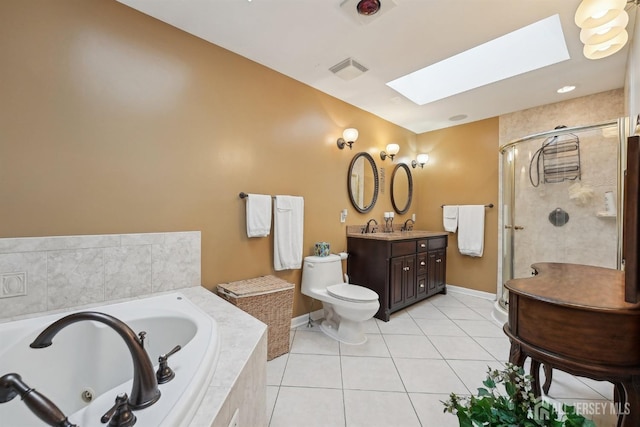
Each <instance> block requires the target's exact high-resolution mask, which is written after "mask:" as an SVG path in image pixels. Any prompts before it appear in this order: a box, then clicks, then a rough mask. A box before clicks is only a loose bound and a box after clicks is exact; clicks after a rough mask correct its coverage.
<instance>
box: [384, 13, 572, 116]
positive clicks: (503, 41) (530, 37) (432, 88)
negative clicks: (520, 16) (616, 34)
mask: <svg viewBox="0 0 640 427" xmlns="http://www.w3.org/2000/svg"><path fill="white" fill-rule="evenodd" d="M569 58H570V57H569V51H568V49H567V44H566V42H565V40H564V34H563V32H562V25H561V24H560V17H559V16H558V15H557V14H556V15H553V16H550V17H548V18H545V19H543V20H541V21H538V22H535V23H533V24H531V25H528V26H526V27H523V28H520V29H519V30H516V31H513V32H511V33H509V34H506V35H504V36H501V37H498V38H497V39H494V40H491V41H489V42H487V43H484V44H481V45H480V46H476V47H474V48H472V49H469V50H467V51H464V52H462V53H459V54H457V55H454V56H452V57H450V58H447V59H445V60H442V61H440V62H437V63H435V64H433V65H430V66H428V67H426V68H423V69H421V70H418V71H415V72H413V73H410V74H407V75H406V76H404V77H400V78H398V79H396V80H393V81H390V82H388V83H387V85H388V86H389V87H391V88H392V89H395V90H397V91H398V92H400V93H401V94H402V95H404V96H405V97H407V98H409V99H410V100H412V101H413V102H415V103H416V104H418V105H424V104H427V103H429V102H433V101H437V100H439V99H443V98H447V97H449V96H452V95H456V94H458V93H462V92H466V91H468V90H471V89H475V88H477V87H480V86H484V85H487V84H490V83H494V82H497V81H499V80H503V79H507V78H509V77H513V76H517V75H519V74H523V73H526V72H529V71H533V70H536V69H538V68H542V67H546V66H548V65H552V64H556V63H558V62H561V61H566V60H567V59H569Z"/></svg>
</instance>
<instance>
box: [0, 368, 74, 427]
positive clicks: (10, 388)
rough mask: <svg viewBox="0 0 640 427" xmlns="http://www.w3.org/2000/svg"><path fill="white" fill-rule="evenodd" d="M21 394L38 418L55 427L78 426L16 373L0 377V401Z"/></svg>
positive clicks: (5, 400) (6, 400)
mask: <svg viewBox="0 0 640 427" xmlns="http://www.w3.org/2000/svg"><path fill="white" fill-rule="evenodd" d="M17 395H20V397H21V398H22V401H23V402H24V403H25V404H26V405H27V407H28V408H29V409H30V410H31V412H33V413H34V414H35V415H36V416H37V417H38V418H40V419H41V420H42V421H44V422H45V423H46V424H47V425H50V426H54V427H77V426H76V425H75V424H71V423H70V422H69V420H68V419H67V417H66V415H64V414H63V413H62V411H61V410H60V409H58V407H57V406H56V405H55V404H54V403H53V402H52V401H50V400H49V399H47V398H46V397H45V396H44V395H42V394H40V393H38V392H37V391H36V390H35V389H33V388H31V387H29V386H28V385H26V384H25V383H24V381H22V377H21V376H20V375H18V374H16V373H11V374H6V375H3V376H2V377H0V403H5V402H8V401H10V400H11V399H13V398H14V397H16V396H17Z"/></svg>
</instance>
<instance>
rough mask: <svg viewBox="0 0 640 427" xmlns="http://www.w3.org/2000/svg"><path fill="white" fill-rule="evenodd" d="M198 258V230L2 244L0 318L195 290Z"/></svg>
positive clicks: (12, 240) (19, 240)
mask: <svg viewBox="0 0 640 427" xmlns="http://www.w3.org/2000/svg"><path fill="white" fill-rule="evenodd" d="M200 257H201V256H200V232H199V231H192V232H176V233H145V234H108V235H87V236H57V237H26V238H6V239H0V296H2V297H3V298H0V319H7V318H11V317H15V316H20V315H25V314H31V313H37V312H43V311H48V310H56V309H61V308H69V307H74V306H77V305H83V304H91V303H99V302H104V301H111V300H116V299H121V298H131V297H138V296H142V295H148V294H152V293H154V292H161V291H167V290H173V289H179V288H184V287H190V286H199V285H200V282H201V278H200ZM12 295H13V296H12Z"/></svg>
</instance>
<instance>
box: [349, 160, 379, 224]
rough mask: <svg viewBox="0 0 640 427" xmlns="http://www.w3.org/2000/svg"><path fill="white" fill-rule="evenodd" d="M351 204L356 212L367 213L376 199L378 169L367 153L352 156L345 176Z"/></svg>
mask: <svg viewBox="0 0 640 427" xmlns="http://www.w3.org/2000/svg"><path fill="white" fill-rule="evenodd" d="M347 189H348V191H349V198H350V199H351V204H352V205H353V207H354V208H356V210H357V211H358V212H361V213H364V212H369V211H370V210H371V209H373V206H374V205H375V204H376V200H377V199H378V169H377V168H376V163H375V162H374V161H373V157H371V155H370V154H369V153H364V152H363V153H358V154H356V155H355V156H353V159H352V160H351V164H350V165H349V173H348V175H347Z"/></svg>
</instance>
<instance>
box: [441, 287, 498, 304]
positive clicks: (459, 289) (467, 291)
mask: <svg viewBox="0 0 640 427" xmlns="http://www.w3.org/2000/svg"><path fill="white" fill-rule="evenodd" d="M447 291H451V292H456V293H458V294H464V295H471V296H473V297H478V298H484V299H488V300H490V301H495V300H496V294H492V293H491V292H484V291H476V290H475V289H469V288H463V287H461V286H455V285H447Z"/></svg>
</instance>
